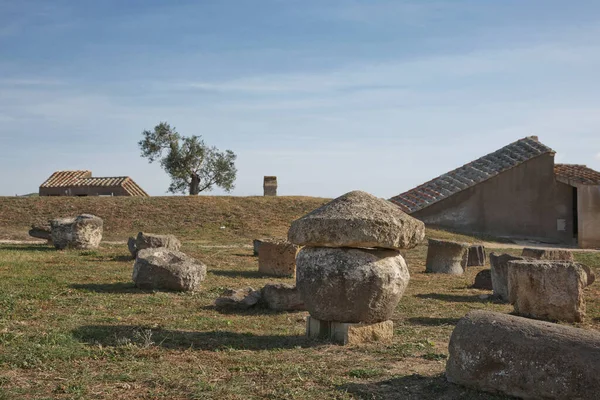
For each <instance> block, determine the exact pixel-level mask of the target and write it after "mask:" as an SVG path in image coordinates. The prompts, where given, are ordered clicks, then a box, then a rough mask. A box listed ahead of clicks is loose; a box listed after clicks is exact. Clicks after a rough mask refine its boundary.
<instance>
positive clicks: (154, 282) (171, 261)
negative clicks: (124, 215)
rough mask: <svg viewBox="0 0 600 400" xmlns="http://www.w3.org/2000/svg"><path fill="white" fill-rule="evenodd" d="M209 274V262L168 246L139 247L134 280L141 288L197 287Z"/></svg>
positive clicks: (192, 288) (195, 288)
mask: <svg viewBox="0 0 600 400" xmlns="http://www.w3.org/2000/svg"><path fill="white" fill-rule="evenodd" d="M205 277H206V265H204V264H203V263H202V262H200V261H198V260H195V259H193V258H192V257H189V256H187V255H185V254H184V253H182V252H180V251H176V250H170V249H167V248H165V247H159V248H150V249H143V250H140V251H138V253H137V258H136V259H135V263H134V265H133V282H134V283H135V285H136V286H137V287H139V288H141V289H151V290H153V289H158V290H176V291H194V290H197V289H199V288H200V283H201V282H202V281H203V280H204V278H205Z"/></svg>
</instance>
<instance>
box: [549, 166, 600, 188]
mask: <svg viewBox="0 0 600 400" xmlns="http://www.w3.org/2000/svg"><path fill="white" fill-rule="evenodd" d="M554 174H555V175H556V179H557V180H559V181H560V182H563V183H566V184H568V185H575V184H579V185H600V172H598V171H594V170H593V169H591V168H588V167H587V166H585V165H578V164H556V165H555V166H554Z"/></svg>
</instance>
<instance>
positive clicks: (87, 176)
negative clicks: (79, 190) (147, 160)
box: [40, 171, 148, 197]
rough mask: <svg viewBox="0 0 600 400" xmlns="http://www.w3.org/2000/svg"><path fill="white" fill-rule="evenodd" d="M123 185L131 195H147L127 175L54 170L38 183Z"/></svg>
mask: <svg viewBox="0 0 600 400" xmlns="http://www.w3.org/2000/svg"><path fill="white" fill-rule="evenodd" d="M81 186H87V187H115V186H121V187H123V188H124V189H125V190H126V191H127V192H128V193H129V194H130V195H132V196H142V197H147V196H148V194H147V193H146V192H145V191H144V189H142V188H141V187H140V186H139V185H138V184H137V183H135V182H134V181H133V180H132V179H131V178H130V177H128V176H116V177H107V178H100V177H98V178H96V177H92V172H91V171H56V172H55V173H53V174H52V175H50V178H48V179H47V180H46V181H45V182H44V183H42V184H41V185H40V187H43V188H57V187H60V188H64V187H81Z"/></svg>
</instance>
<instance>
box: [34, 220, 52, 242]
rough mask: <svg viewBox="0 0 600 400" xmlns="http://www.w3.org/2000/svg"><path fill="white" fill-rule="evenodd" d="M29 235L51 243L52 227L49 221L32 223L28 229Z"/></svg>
mask: <svg viewBox="0 0 600 400" xmlns="http://www.w3.org/2000/svg"><path fill="white" fill-rule="evenodd" d="M29 236H31V237H34V238H38V239H44V240H47V241H48V243H49V244H51V243H52V228H51V226H50V223H47V224H39V225H38V224H33V225H31V229H30V230H29Z"/></svg>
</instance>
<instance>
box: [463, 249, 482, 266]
mask: <svg viewBox="0 0 600 400" xmlns="http://www.w3.org/2000/svg"><path fill="white" fill-rule="evenodd" d="M484 265H485V247H484V246H483V245H481V244H476V245H472V246H470V247H469V258H468V260H467V267H483V266H484Z"/></svg>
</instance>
